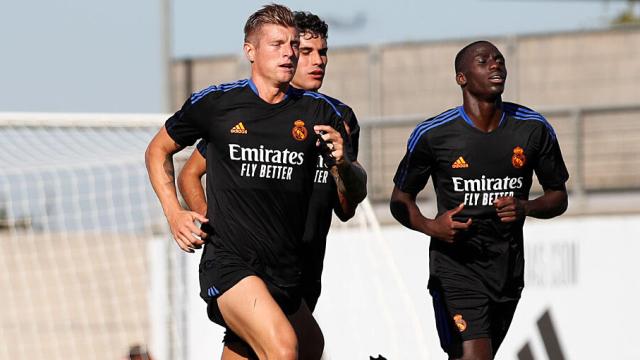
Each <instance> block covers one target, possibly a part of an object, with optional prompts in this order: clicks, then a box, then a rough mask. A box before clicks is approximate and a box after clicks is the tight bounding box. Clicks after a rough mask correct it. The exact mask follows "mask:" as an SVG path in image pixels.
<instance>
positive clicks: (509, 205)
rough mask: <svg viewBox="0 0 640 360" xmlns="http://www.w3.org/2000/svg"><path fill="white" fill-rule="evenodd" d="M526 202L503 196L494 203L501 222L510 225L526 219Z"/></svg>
mask: <svg viewBox="0 0 640 360" xmlns="http://www.w3.org/2000/svg"><path fill="white" fill-rule="evenodd" d="M526 203H527V202H526V200H519V199H516V198H514V197H513V196H503V197H500V198H497V199H496V200H495V201H494V202H493V206H494V207H495V208H496V212H497V213H498V217H499V218H500V221H502V222H504V223H510V222H514V221H517V220H521V219H524V218H525V216H526Z"/></svg>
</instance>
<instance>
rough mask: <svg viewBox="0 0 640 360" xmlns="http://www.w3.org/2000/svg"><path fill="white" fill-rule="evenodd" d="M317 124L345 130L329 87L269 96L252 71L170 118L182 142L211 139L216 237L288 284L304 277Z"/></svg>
mask: <svg viewBox="0 0 640 360" xmlns="http://www.w3.org/2000/svg"><path fill="white" fill-rule="evenodd" d="M314 125H330V126H332V127H334V128H335V129H337V130H338V131H339V132H340V133H341V134H342V135H343V136H345V135H344V126H343V122H342V118H341V116H340V112H339V111H338V109H337V108H336V107H335V106H334V105H333V104H332V103H331V102H330V101H329V100H328V99H327V98H326V97H324V96H323V95H321V94H318V93H313V92H306V91H300V90H297V89H293V88H290V89H289V91H288V93H287V96H286V97H285V99H284V100H283V101H281V102H279V103H277V104H269V103H267V102H265V101H264V100H262V99H261V98H260V97H259V96H258V94H257V89H256V88H255V85H254V84H253V82H252V81H251V80H249V79H247V80H240V81H237V82H235V83H231V84H223V85H218V86H211V87H209V88H207V89H205V90H202V91H200V92H198V93H195V94H193V95H192V96H191V97H190V98H189V99H188V100H187V101H186V102H185V104H184V106H183V107H182V109H181V110H179V111H178V112H176V113H175V114H174V115H173V116H172V117H171V118H169V119H168V120H167V122H166V124H165V128H166V129H167V132H168V134H169V136H171V137H172V138H173V140H174V141H175V142H176V143H178V144H179V145H182V146H189V145H192V144H193V143H194V142H195V141H196V140H198V139H200V138H202V139H203V140H204V141H205V142H206V145H207V146H206V158H207V184H206V185H207V186H206V188H207V198H208V199H209V201H208V202H207V205H208V209H207V217H208V218H209V219H210V222H211V224H210V225H211V227H212V228H213V231H214V236H211V237H210V239H209V240H210V241H218V242H220V244H218V245H221V246H224V247H225V248H227V249H229V250H231V251H233V252H235V253H236V254H237V255H238V256H240V258H242V259H243V260H244V261H245V262H246V263H247V264H248V265H249V266H251V267H252V268H253V269H254V270H255V271H256V272H257V273H259V274H261V275H263V276H266V277H268V278H269V279H270V280H271V281H273V282H274V283H276V284H277V285H281V286H291V285H298V284H299V282H300V277H301V272H302V264H301V262H302V257H301V253H302V245H301V244H302V235H303V231H304V224H305V221H306V216H307V211H308V206H309V198H310V195H311V191H312V187H313V176H314V171H315V165H316V162H315V159H316V158H317V156H318V148H317V147H316V139H317V137H316V135H315V132H314V130H313V126H314Z"/></svg>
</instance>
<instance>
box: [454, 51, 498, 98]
mask: <svg viewBox="0 0 640 360" xmlns="http://www.w3.org/2000/svg"><path fill="white" fill-rule="evenodd" d="M457 80H458V83H459V84H460V85H463V86H464V89H465V91H468V92H469V93H471V94H474V95H476V96H478V97H480V98H487V99H491V98H495V97H496V96H500V95H501V94H502V93H503V92H504V85H505V82H506V80H507V66H506V64H505V60H504V56H502V53H500V50H498V49H497V48H496V47H495V46H493V45H491V44H489V43H481V44H478V45H476V46H475V47H473V48H471V49H469V51H468V53H467V55H466V56H465V66H464V71H463V74H462V75H460V74H458V77H457ZM461 82H462V83H461Z"/></svg>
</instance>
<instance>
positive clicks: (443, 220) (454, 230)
mask: <svg viewBox="0 0 640 360" xmlns="http://www.w3.org/2000/svg"><path fill="white" fill-rule="evenodd" d="M462 209H464V203H462V204H460V205H458V206H457V207H455V208H454V209H451V210H449V211H447V212H445V213H443V214H442V215H440V216H438V217H436V218H435V219H434V220H433V224H434V225H435V226H434V227H433V234H432V235H431V236H433V237H435V238H437V239H440V240H443V241H445V242H448V243H452V242H454V240H455V237H456V235H457V234H458V233H459V232H460V231H464V230H468V229H469V226H471V222H472V221H471V218H469V219H467V221H466V222H459V221H455V220H453V217H454V216H455V215H456V214H458V213H459V212H460V211H462Z"/></svg>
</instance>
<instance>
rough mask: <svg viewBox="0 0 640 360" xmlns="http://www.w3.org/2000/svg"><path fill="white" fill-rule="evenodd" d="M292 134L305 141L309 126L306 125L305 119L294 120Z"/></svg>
mask: <svg viewBox="0 0 640 360" xmlns="http://www.w3.org/2000/svg"><path fill="white" fill-rule="evenodd" d="M291 135H292V136H293V138H294V139H296V140H298V141H303V140H304V139H306V138H307V128H306V127H304V121H302V120H296V121H294V122H293V129H291Z"/></svg>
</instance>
